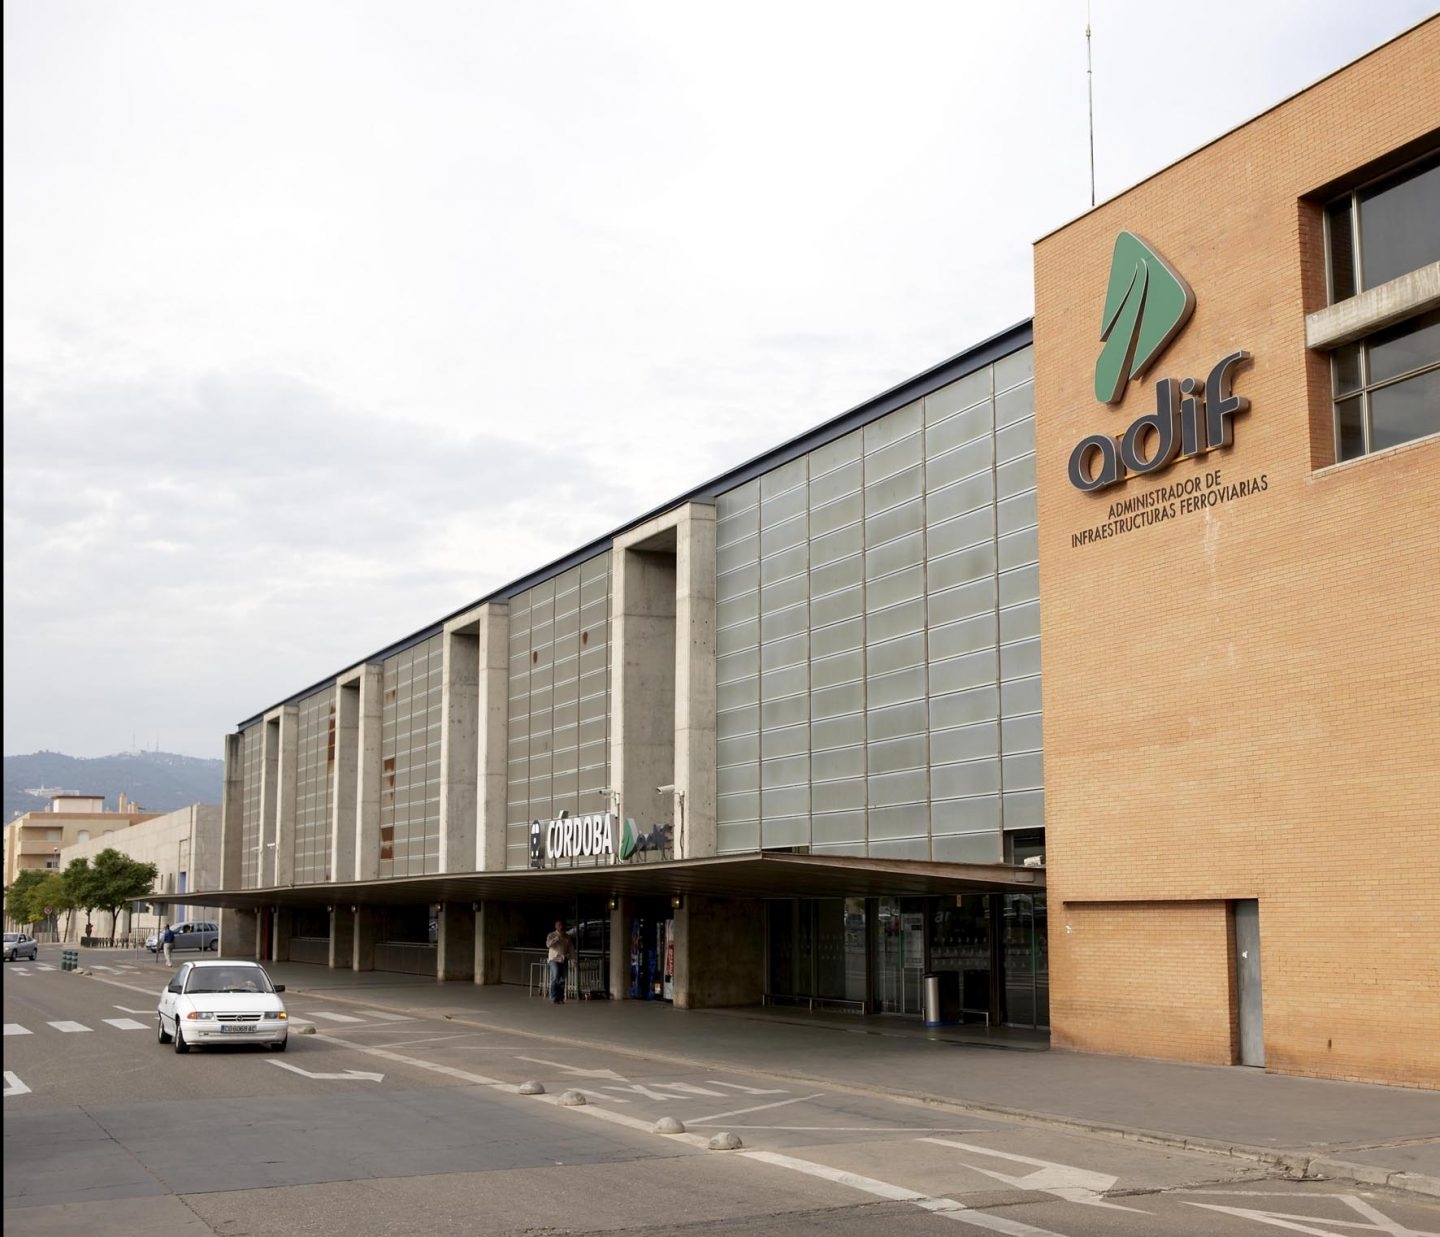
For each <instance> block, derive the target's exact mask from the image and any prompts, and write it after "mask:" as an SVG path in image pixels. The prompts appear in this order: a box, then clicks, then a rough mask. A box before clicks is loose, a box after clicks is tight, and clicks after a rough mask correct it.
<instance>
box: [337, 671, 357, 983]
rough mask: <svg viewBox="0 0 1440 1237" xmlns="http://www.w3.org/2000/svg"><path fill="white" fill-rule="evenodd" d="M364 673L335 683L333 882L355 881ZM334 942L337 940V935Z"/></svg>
mask: <svg viewBox="0 0 1440 1237" xmlns="http://www.w3.org/2000/svg"><path fill="white" fill-rule="evenodd" d="M363 672H364V667H363V666H362V667H360V669H358V670H352V671H350V672H349V673H348V674H342V675H341V676H340V677H339V678H338V679H336V680H335V768H334V770H333V774H332V776H333V777H334V779H335V780H334V783H333V786H332V788H331V808H330V811H331V815H330V879H331V880H335V881H349V880H353V879H354V878H355V837H356V833H357V831H358V828H359V817H358V814H357V811H356V807H357V803H358V798H357V794H358V791H359V786H360V783H359V772H360V678H361V675H362V674H363ZM346 913H347V914H348V911H347V912H346ZM331 939H332V940H333V939H334V934H333V932H332V934H331ZM346 956H347V957H348V953H347V955H346ZM346 965H349V964H348V963H347V964H346Z"/></svg>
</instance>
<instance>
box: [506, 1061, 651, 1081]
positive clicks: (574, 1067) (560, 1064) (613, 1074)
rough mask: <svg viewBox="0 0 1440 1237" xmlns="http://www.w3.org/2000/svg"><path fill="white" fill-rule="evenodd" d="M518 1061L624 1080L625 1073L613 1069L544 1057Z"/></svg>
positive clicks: (574, 1073)
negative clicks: (586, 1067)
mask: <svg viewBox="0 0 1440 1237" xmlns="http://www.w3.org/2000/svg"><path fill="white" fill-rule="evenodd" d="M515 1059H516V1060H517V1061H530V1062H531V1063H533V1064H535V1065H548V1066H550V1067H551V1068H552V1069H558V1070H559V1071H560V1072H561V1073H562V1074H573V1075H575V1077H577V1078H613V1079H614V1080H615V1081H616V1082H624V1081H625V1075H624V1074H617V1073H616V1072H615V1071H614V1070H613V1069H582V1068H581V1067H580V1066H578V1065H567V1064H566V1063H565V1062H563V1061H547V1060H546V1059H545V1058H544V1057H519V1056H517V1057H516V1058H515Z"/></svg>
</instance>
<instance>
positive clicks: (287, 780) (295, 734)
mask: <svg viewBox="0 0 1440 1237" xmlns="http://www.w3.org/2000/svg"><path fill="white" fill-rule="evenodd" d="M270 717H274V718H275V720H276V721H277V722H278V723H279V725H280V730H279V739H278V743H277V747H276V771H275V836H274V842H275V848H274V850H273V852H272V853H273V855H274V863H273V868H272V870H273V872H274V881H273V882H272V883H273V884H275V885H293V884H294V883H295V814H296V799H297V795H298V792H299V786H300V774H299V762H300V709H299V708H298V706H296V705H284V706H282V707H280V708H278V709H276V710H274V712H273V713H272V714H270V715H269V716H267V718H266V721H267V722H268V721H269V720H270Z"/></svg>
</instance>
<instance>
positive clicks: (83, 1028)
mask: <svg viewBox="0 0 1440 1237" xmlns="http://www.w3.org/2000/svg"><path fill="white" fill-rule="evenodd" d="M100 1022H101V1024H102V1025H104V1026H108V1027H113V1028H114V1029H115V1030H117V1031H147V1030H149V1029H150V1027H151V1026H152V1025H153V1024H151V1023H148V1022H137V1021H136V1020H135V1019H134V1018H101V1019H100ZM45 1026H47V1027H50V1028H51V1029H53V1030H55V1031H58V1032H60V1034H62V1035H85V1034H89V1033H92V1032H94V1031H95V1029H96V1028H95V1027H92V1026H89V1025H87V1024H86V1023H84V1022H72V1021H70V1020H69V1019H63V1018H62V1019H57V1020H55V1021H53V1022H47V1023H45ZM34 1034H35V1032H34V1031H32V1030H31V1029H30V1028H29V1027H27V1026H25V1025H24V1024H23V1023H19V1022H7V1023H6V1024H5V1035H6V1036H7V1037H9V1036H11V1035H34Z"/></svg>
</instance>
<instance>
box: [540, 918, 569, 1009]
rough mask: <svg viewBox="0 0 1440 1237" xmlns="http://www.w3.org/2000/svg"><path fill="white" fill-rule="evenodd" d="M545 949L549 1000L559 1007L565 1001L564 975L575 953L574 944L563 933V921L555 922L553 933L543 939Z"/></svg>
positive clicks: (565, 933)
mask: <svg viewBox="0 0 1440 1237" xmlns="http://www.w3.org/2000/svg"><path fill="white" fill-rule="evenodd" d="M545 949H546V957H547V959H548V961H549V963H550V1000H551V1001H553V1002H554V1003H555V1004H556V1005H561V1004H564V1001H565V975H566V972H567V971H568V970H569V969H570V958H571V957H572V955H573V954H574V953H575V942H574V941H572V940H571V939H570V934H569V933H568V932H566V931H565V921H564V920H563V919H557V920H556V921H555V931H554V932H552V933H550V935H549V936H547V937H546V938H545Z"/></svg>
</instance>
